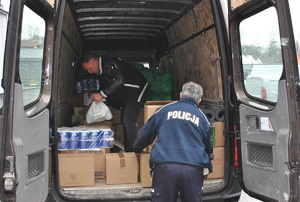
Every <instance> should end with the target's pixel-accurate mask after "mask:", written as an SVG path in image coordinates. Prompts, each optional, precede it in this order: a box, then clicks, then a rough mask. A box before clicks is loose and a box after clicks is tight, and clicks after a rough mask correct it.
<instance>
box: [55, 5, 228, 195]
mask: <svg viewBox="0 0 300 202" xmlns="http://www.w3.org/2000/svg"><path fill="white" fill-rule="evenodd" d="M219 6H220V5H219V4H218V1H209V0H202V1H200V0H193V1H189V0H181V1H169V0H161V1H135V0H134V1H114V0H113V1H111V0H109V1H83V0H68V1H66V3H65V4H64V3H62V8H63V9H64V16H63V22H62V24H61V26H62V33H63V34H62V36H61V37H62V38H61V44H60V52H61V57H60V59H59V69H58V71H59V78H58V89H57V92H58V109H57V110H58V123H57V127H58V128H59V129H60V128H62V127H75V126H77V125H79V126H80V125H85V127H94V126H99V125H101V126H104V127H105V126H107V128H109V129H110V130H111V131H112V133H113V138H114V140H113V141H112V146H111V148H106V149H105V150H106V152H105V155H106V160H105V159H103V161H102V162H104V163H106V176H104V177H103V178H102V179H101V178H95V179H94V182H93V183H92V185H91V184H89V183H88V182H83V183H87V186H81V185H80V183H81V182H80V183H79V184H77V185H74V186H72V183H71V184H69V185H67V186H61V190H62V194H63V195H64V196H65V197H67V198H68V199H99V198H101V199H127V200H129V199H130V200H138V199H150V186H151V181H150V184H149V182H148V184H147V185H143V182H141V180H143V179H141V178H143V177H141V173H143V172H145V171H143V170H140V168H141V167H142V168H143V169H146V170H147V172H146V174H145V175H146V178H147V180H151V179H150V173H149V166H148V160H146V161H144V162H146V163H144V165H141V162H142V161H141V159H135V160H133V161H132V163H134V162H135V163H136V162H137V165H134V166H135V168H134V169H136V171H135V170H131V171H129V173H128V174H130V173H131V174H132V173H133V174H135V175H136V176H134V177H137V178H136V181H130V182H128V183H127V182H126V181H125V183H122V181H121V182H120V183H117V182H116V183H114V184H109V183H108V181H109V179H110V177H111V176H110V175H109V172H108V171H110V170H111V169H112V167H109V165H108V161H110V160H109V159H110V158H108V156H109V155H112V154H120V153H117V152H118V150H116V148H122V141H123V139H122V138H123V135H122V123H121V122H120V120H119V116H120V114H119V113H120V110H118V109H116V108H114V107H113V106H111V104H110V103H109V102H105V103H106V104H107V105H108V106H109V108H110V109H111V112H112V115H113V119H111V120H106V121H104V122H99V123H93V124H91V125H88V124H87V123H86V120H85V114H86V111H87V110H88V107H89V104H90V100H89V95H90V94H91V91H81V90H80V91H78V89H76V82H77V83H78V82H82V80H83V79H93V78H91V77H88V75H87V74H86V73H85V72H83V71H82V68H81V66H80V65H79V63H78V61H79V58H80V56H81V54H82V53H84V52H87V51H92V52H95V53H97V54H98V55H99V56H103V55H114V56H116V57H118V58H121V59H122V60H125V61H127V62H130V63H132V64H133V65H134V66H135V67H137V68H139V69H140V70H141V71H142V72H146V74H145V75H146V77H147V79H148V82H149V83H150V85H151V84H152V85H151V91H152V92H151V93H152V96H151V97H149V99H148V102H147V103H146V105H145V107H144V109H143V110H142V112H141V114H140V116H139V120H138V123H137V124H138V128H140V127H141V126H142V125H143V124H144V122H145V121H146V119H147V118H146V117H145V115H146V116H151V115H152V114H153V113H154V111H153V109H152V112H151V106H152V108H153V107H154V108H157V107H159V106H162V105H163V104H164V102H167V101H172V100H178V99H179V93H180V92H181V86H182V85H183V84H184V83H185V82H187V81H195V82H197V83H199V84H200V85H201V86H202V87H203V89H204V95H203V97H202V102H201V104H200V108H201V109H202V110H203V112H204V113H205V114H206V115H207V118H208V119H209V121H210V122H211V124H212V128H213V130H212V131H213V132H214V134H213V135H212V141H213V144H214V153H215V160H214V163H213V164H214V168H213V169H214V172H213V173H211V174H210V175H208V178H207V179H206V180H205V181H204V195H206V194H209V193H214V192H220V191H221V190H222V189H223V188H224V187H225V186H226V185H227V183H228V181H229V178H228V176H229V167H230V161H229V153H228V152H229V149H228V148H229V147H228V146H227V147H224V146H225V144H228V140H227V139H226V138H225V137H224V130H225V129H224V125H225V124H224V122H225V121H226V119H225V113H226V112H225V109H224V101H223V85H222V83H223V82H222V80H223V79H222V76H221V72H222V71H223V70H222V69H221V64H220V53H219V52H220V50H219V47H218V43H219V42H218V41H219V40H220V39H218V34H217V33H218V32H221V31H222V32H224V30H221V28H220V27H219V28H218V27H217V26H216V25H217V23H216V19H217V18H218V19H223V16H218V17H217V16H216V15H218V14H217V10H218V9H219ZM218 29H219V30H218ZM150 73H151V74H152V75H150ZM149 75H150V76H149ZM157 75H160V76H161V75H167V76H166V77H165V80H163V79H161V80H160V81H157V83H158V84H157V83H156V84H155V79H158V77H159V76H157ZM161 77H163V76H161ZM161 77H160V78H161ZM159 82H161V83H159ZM168 85H169V86H168ZM161 86H165V89H162V90H160V89H159V88H161ZM166 86H167V87H166ZM100 88H101V86H100ZM166 88H168V89H167V90H166ZM151 102H152V103H151ZM153 102H154V103H153ZM155 102H158V104H157V103H155ZM79 110H82V113H81V114H78V111H79ZM74 113H75V114H74ZM76 113H77V114H76ZM76 120H77V122H76ZM148 149H149V148H148ZM148 152H149V150H147V149H146V150H145V153H148ZM66 153H67V152H66V151H61V150H59V151H58V155H59V161H58V162H59V165H58V168H59V172H58V173H59V175H60V180H61V181H62V180H63V179H62V175H64V174H66V172H75V171H76V169H75V171H74V170H72V169H74V167H77V166H78V165H79V164H80V162H81V161H82V160H81V159H76V158H78V154H77V155H75V154H73V155H74V158H75V157H76V158H75V159H73V162H72V159H71V160H70V159H69V158H66V159H68V160H69V161H70V163H69V164H64V166H67V167H68V165H69V167H70V168H65V167H64V166H63V165H62V164H63V163H62V162H63V161H64V158H62V157H63V155H67V154H66ZM85 153H86V152H85ZM69 155H72V154H69ZM85 158H86V159H85V160H86V161H87V164H88V163H89V161H88V158H90V157H89V156H87V157H85ZM95 158H96V155H95ZM119 158H120V159H121V158H123V157H120V156H119ZM148 158H149V157H148ZM66 159H65V160H66ZM120 159H119V160H118V161H120ZM90 161H91V160H90ZM127 161H129V160H128V159H127V158H125V162H126V163H128V162H127ZM90 163H91V164H92V162H90ZM95 163H96V161H95ZM117 163H118V162H117ZM129 164H130V165H131V163H128V164H127V165H129ZM70 165H74V166H70ZM145 165H146V166H145ZM94 166H96V165H94ZM115 166H119V165H115ZM138 168H139V170H138ZM68 169H71V170H68ZM82 169H86V176H88V173H89V172H90V169H88V168H82ZM82 169H81V171H82ZM116 172H118V171H116ZM122 172H123V171H122ZM135 172H136V173H135ZM95 173H96V171H95ZM81 174H82V173H81ZM78 175H79V174H78ZM112 175H116V173H114V174H112ZM124 175H127V174H124ZM94 177H96V176H94ZM83 180H84V181H86V180H87V177H85V178H83ZM61 185H62V182H61ZM145 186H146V187H145Z"/></svg>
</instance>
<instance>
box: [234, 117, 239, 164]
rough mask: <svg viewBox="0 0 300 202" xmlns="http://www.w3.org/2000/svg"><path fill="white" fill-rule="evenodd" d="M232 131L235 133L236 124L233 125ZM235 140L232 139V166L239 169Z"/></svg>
mask: <svg viewBox="0 0 300 202" xmlns="http://www.w3.org/2000/svg"><path fill="white" fill-rule="evenodd" d="M234 131H236V123H235V124H234ZM237 147H238V145H237V139H236V138H234V139H233V166H234V167H239V154H238V148H237Z"/></svg>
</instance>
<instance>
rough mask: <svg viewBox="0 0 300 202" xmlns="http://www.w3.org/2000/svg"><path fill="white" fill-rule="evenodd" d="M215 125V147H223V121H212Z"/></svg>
mask: <svg viewBox="0 0 300 202" xmlns="http://www.w3.org/2000/svg"><path fill="white" fill-rule="evenodd" d="M214 126H215V145H214V146H215V147H224V145H225V137H224V132H223V131H224V122H217V121H215V122H214Z"/></svg>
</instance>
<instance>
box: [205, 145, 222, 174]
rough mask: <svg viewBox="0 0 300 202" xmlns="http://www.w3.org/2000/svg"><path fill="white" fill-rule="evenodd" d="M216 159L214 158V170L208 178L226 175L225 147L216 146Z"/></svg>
mask: <svg viewBox="0 0 300 202" xmlns="http://www.w3.org/2000/svg"><path fill="white" fill-rule="evenodd" d="M214 156H215V159H214V160H212V164H213V172H212V173H210V174H209V175H208V176H207V179H215V178H223V177H224V147H215V148H214Z"/></svg>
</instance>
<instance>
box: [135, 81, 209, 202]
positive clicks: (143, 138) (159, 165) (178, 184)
mask: <svg viewBox="0 0 300 202" xmlns="http://www.w3.org/2000/svg"><path fill="white" fill-rule="evenodd" d="M202 95H203V89H202V87H201V86H200V85H198V84H196V83H194V82H187V83H185V84H184V85H183V87H182V92H181V93H180V100H179V101H177V102H173V103H170V104H167V105H165V106H163V107H161V108H160V109H158V110H157V111H156V112H155V114H154V115H153V116H152V117H151V118H150V119H149V120H148V122H147V123H146V124H145V125H144V126H143V127H142V128H141V129H140V131H139V132H138V135H137V139H136V140H135V142H134V146H133V148H134V151H135V152H136V153H137V155H138V154H139V153H140V152H141V151H142V150H143V149H144V148H145V147H146V146H147V145H149V144H151V143H152V142H153V141H154V140H155V138H156V137H157V140H156V142H155V145H154V147H153V148H152V151H151V154H150V167H152V169H153V178H152V189H151V195H152V201H168V202H173V201H177V196H178V192H180V197H181V201H183V202H199V201H202V191H203V169H204V168H208V169H209V170H210V171H212V165H211V158H210V157H211V156H212V153H213V146H212V143H211V139H210V137H211V133H210V124H209V121H208V120H207V118H206V116H205V115H204V114H203V113H202V111H201V110H200V109H199V107H198V105H199V103H200V101H201V97H202Z"/></svg>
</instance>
